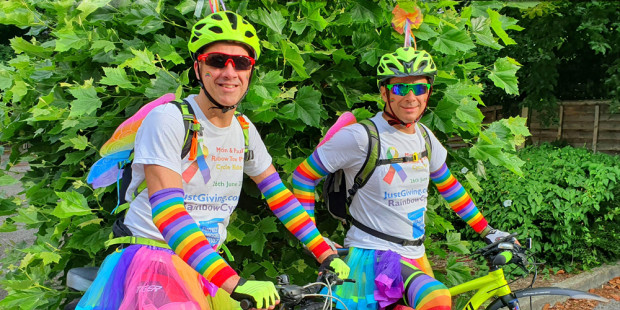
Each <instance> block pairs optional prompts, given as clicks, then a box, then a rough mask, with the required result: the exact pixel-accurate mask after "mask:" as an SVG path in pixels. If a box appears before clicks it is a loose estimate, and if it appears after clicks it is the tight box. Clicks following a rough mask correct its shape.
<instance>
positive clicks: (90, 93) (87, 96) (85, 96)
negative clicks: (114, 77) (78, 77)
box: [69, 81, 101, 117]
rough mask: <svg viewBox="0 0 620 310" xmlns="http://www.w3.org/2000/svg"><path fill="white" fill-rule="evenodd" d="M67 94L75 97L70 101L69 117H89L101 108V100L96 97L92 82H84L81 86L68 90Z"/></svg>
mask: <svg viewBox="0 0 620 310" xmlns="http://www.w3.org/2000/svg"><path fill="white" fill-rule="evenodd" d="M69 93H71V95H73V97H75V100H73V101H71V113H70V114H69V116H70V117H80V116H83V115H89V114H92V113H93V112H95V111H96V110H97V109H99V108H100V107H101V99H99V97H97V91H96V90H95V88H94V87H93V85H92V81H86V82H85V83H84V85H83V86H76V87H72V88H70V89H69Z"/></svg>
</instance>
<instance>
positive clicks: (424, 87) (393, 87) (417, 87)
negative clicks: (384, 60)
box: [385, 83, 431, 96]
mask: <svg viewBox="0 0 620 310" xmlns="http://www.w3.org/2000/svg"><path fill="white" fill-rule="evenodd" d="M385 87H387V89H388V90H390V91H391V92H392V94H394V95H398V96H406V95H407V94H408V93H409V92H410V91H413V94H414V95H416V96H419V95H424V94H426V93H427V92H428V90H429V89H430V88H431V84H429V83H415V84H405V83H397V84H387V85H385Z"/></svg>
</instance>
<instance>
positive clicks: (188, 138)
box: [172, 99, 200, 158]
mask: <svg viewBox="0 0 620 310" xmlns="http://www.w3.org/2000/svg"><path fill="white" fill-rule="evenodd" d="M172 103H173V104H174V105H175V106H177V108H179V110H180V111H181V115H182V116H183V126H184V127H185V136H184V137H183V149H182V150H181V158H185V156H187V154H188V153H189V152H190V150H191V149H192V143H196V142H195V138H196V136H197V135H198V132H200V123H198V122H197V121H196V114H195V113H194V109H193V108H192V105H191V104H190V103H189V102H188V101H187V100H185V99H183V101H180V100H175V101H172Z"/></svg>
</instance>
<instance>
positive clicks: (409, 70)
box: [377, 47, 437, 86]
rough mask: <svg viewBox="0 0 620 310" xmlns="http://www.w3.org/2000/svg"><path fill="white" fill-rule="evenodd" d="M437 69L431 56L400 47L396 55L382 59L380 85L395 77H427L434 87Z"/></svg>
mask: <svg viewBox="0 0 620 310" xmlns="http://www.w3.org/2000/svg"><path fill="white" fill-rule="evenodd" d="M435 75H437V67H436V66H435V62H433V58H432V57H431V54H429V53H428V52H426V51H423V50H422V51H420V50H415V49H414V48H412V47H400V48H398V49H397V50H396V51H395V52H394V53H388V54H385V55H383V56H382V57H381V59H380V60H379V66H378V67H377V79H378V84H379V86H381V85H382V84H385V83H386V82H387V81H389V79H391V78H394V77H406V76H427V77H428V79H429V83H430V84H431V85H432V84H433V81H434V79H435Z"/></svg>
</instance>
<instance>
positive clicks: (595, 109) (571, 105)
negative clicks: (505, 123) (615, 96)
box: [528, 100, 620, 154]
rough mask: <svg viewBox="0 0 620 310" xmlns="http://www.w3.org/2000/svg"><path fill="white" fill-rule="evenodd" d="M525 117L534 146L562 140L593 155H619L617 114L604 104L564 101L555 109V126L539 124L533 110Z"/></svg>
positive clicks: (607, 104) (619, 140)
mask: <svg viewBox="0 0 620 310" xmlns="http://www.w3.org/2000/svg"><path fill="white" fill-rule="evenodd" d="M529 114H530V115H529V117H528V127H529V128H530V133H531V134H532V137H531V141H532V143H534V144H540V143H543V142H552V141H556V140H558V139H562V140H565V141H566V142H568V143H569V144H570V145H572V146H575V147H586V148H589V149H591V150H593V151H594V152H597V151H598V152H605V153H610V154H620V114H611V113H610V112H609V102H608V101H596V100H587V101H565V102H561V103H560V105H559V108H558V115H557V116H558V118H557V119H558V120H559V122H558V124H553V125H549V126H545V125H543V123H542V121H541V119H540V116H539V114H538V112H537V111H536V110H532V112H531V113H529Z"/></svg>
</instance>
